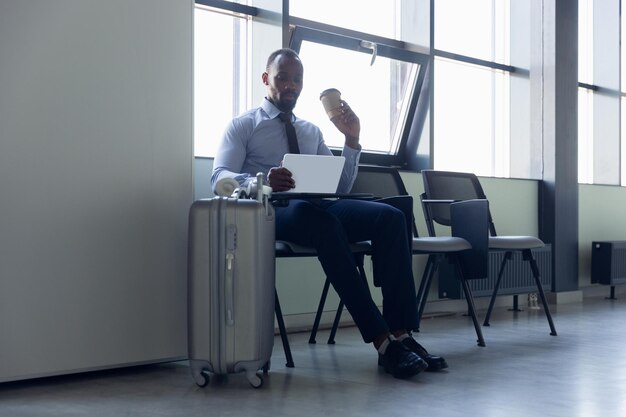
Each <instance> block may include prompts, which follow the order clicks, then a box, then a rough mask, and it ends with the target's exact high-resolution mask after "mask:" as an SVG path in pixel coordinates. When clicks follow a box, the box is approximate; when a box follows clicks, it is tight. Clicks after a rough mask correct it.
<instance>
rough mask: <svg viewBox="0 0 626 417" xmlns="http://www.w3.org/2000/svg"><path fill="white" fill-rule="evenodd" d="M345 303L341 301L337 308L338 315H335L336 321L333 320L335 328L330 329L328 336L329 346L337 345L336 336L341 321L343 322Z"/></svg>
mask: <svg viewBox="0 0 626 417" xmlns="http://www.w3.org/2000/svg"><path fill="white" fill-rule="evenodd" d="M343 306H344V305H343V301H341V300H340V301H339V305H338V306H337V313H335V320H333V327H332V328H331V329H330V335H328V342H327V343H328V344H329V345H334V344H335V335H336V334H337V328H338V327H339V320H341V314H342V313H343Z"/></svg>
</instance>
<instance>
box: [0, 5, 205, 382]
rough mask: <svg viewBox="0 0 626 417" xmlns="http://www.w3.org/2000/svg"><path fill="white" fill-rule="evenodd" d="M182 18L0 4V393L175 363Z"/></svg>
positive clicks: (186, 174) (184, 124)
mask: <svg viewBox="0 0 626 417" xmlns="http://www.w3.org/2000/svg"><path fill="white" fill-rule="evenodd" d="M192 10H193V1H192V0H185V1H168V0H133V1H127V0H111V1H89V0H88V1H77V0H56V1H47V0H31V1H21V0H2V1H1V2H0V57H1V61H0V190H1V192H2V197H1V198H0V335H1V340H2V342H1V343H0V381H7V380H14V379H21V378H27V377H32V376H40V375H49V374H57V373H65V372H72V371H79V370H86V369H96V368H102V367H111V366H117V365H124V364H132V363H142V362H150V361H157V360H162V359H168V358H178V357H184V356H185V355H186V227H187V226H186V224H187V221H186V220H187V219H186V217H187V210H188V208H189V205H190V203H191V201H192V153H193V152H192V23H193V15H192Z"/></svg>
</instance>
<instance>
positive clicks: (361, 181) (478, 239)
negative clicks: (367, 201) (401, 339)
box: [329, 165, 487, 346]
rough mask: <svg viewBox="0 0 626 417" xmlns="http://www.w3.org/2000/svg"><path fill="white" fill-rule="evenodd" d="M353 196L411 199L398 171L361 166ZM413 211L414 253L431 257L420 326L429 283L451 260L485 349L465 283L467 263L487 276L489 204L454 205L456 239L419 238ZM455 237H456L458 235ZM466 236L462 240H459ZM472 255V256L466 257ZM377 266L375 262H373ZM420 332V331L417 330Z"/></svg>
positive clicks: (421, 301) (421, 299) (410, 233)
mask: <svg viewBox="0 0 626 417" xmlns="http://www.w3.org/2000/svg"><path fill="white" fill-rule="evenodd" d="M351 192H352V193H359V194H360V193H369V194H372V195H373V196H374V197H375V198H378V199H382V200H381V201H385V200H386V199H390V198H391V199H393V198H394V197H397V196H406V197H407V198H409V199H410V197H409V196H408V193H407V190H406V188H405V186H404V182H403V181H402V178H401V176H400V173H399V172H398V170H396V169H394V168H388V167H378V166H368V165H361V166H359V173H358V176H357V178H356V181H355V183H354V185H353V187H352V191H351ZM410 201H411V203H410V204H411V207H410V209H409V211H410V212H409V213H406V211H405V213H406V214H407V216H408V217H409V218H408V219H407V220H408V221H407V225H408V227H410V229H411V230H409V231H407V237H411V246H412V252H413V254H416V255H428V261H427V264H426V267H425V270H424V273H423V276H422V281H421V283H420V287H419V291H418V293H417V305H418V311H416V312H415V313H416V314H417V318H418V323H419V320H420V319H421V316H422V314H423V312H424V307H425V305H426V301H427V297H428V291H429V287H430V282H431V281H432V278H433V276H434V275H435V273H436V272H437V268H438V266H439V264H440V262H441V261H442V260H444V259H448V260H449V261H451V262H452V263H453V264H454V265H455V266H456V270H457V272H458V276H459V279H460V281H461V284H462V286H463V289H464V292H465V297H466V300H467V305H468V311H469V314H470V316H471V318H472V321H473V324H474V328H475V330H476V336H477V342H478V345H479V346H485V340H484V337H483V334H482V329H481V327H480V325H479V323H478V319H477V316H476V310H475V307H474V300H473V297H472V292H471V290H470V288H469V285H468V283H467V280H466V275H467V272H466V271H467V270H468V268H467V267H466V266H465V265H464V263H465V261H468V260H469V261H471V262H473V268H472V269H473V271H474V272H475V274H481V273H482V274H484V277H486V274H487V233H486V232H483V230H481V225H482V227H485V228H486V225H487V202H486V201H485V200H483V201H471V202H464V203H467V204H455V205H454V208H453V210H455V212H458V214H455V216H454V218H455V232H457V233H458V236H453V237H419V236H418V234H417V227H416V226H415V222H414V217H413V213H412V204H413V203H412V199H411V200H410ZM457 233H455V234H457ZM460 236H463V237H460ZM467 255H470V256H467ZM373 262H375V260H374V261H373ZM342 308H343V305H342V304H340V305H339V307H338V309H337V315H336V319H335V325H334V326H333V329H332V331H331V338H329V343H334V334H335V332H336V324H337V323H338V316H340V315H341V310H342ZM415 330H419V329H415Z"/></svg>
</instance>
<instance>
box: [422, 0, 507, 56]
mask: <svg viewBox="0 0 626 417" xmlns="http://www.w3.org/2000/svg"><path fill="white" fill-rule="evenodd" d="M433 4H434V12H435V48H436V49H439V50H442V51H447V52H453V53H456V54H460V55H466V56H470V57H473V58H479V59H484V60H486V61H494V62H498V63H501V64H507V65H508V64H509V57H508V45H509V32H510V29H509V27H510V16H509V14H510V13H509V1H508V0H497V1H493V0H472V1H467V0H437V1H436V2H433Z"/></svg>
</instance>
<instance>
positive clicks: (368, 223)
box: [276, 199, 417, 343]
mask: <svg viewBox="0 0 626 417" xmlns="http://www.w3.org/2000/svg"><path fill="white" fill-rule="evenodd" d="M407 230H410V229H407V222H406V217H405V214H404V213H403V212H402V211H400V210H398V209H396V208H394V207H391V206H390V205H387V204H383V203H377V202H373V201H366V200H352V199H339V200H321V201H320V200H311V201H309V200H291V201H290V202H289V205H288V206H286V207H277V208H276V239H279V240H287V241H291V242H294V243H297V244H300V245H303V246H309V247H313V248H315V249H316V250H317V253H318V258H319V260H320V263H321V264H322V268H323V269H324V272H325V273H326V276H327V277H328V278H329V279H330V282H331V284H332V285H333V288H334V289H335V291H336V292H337V294H339V297H340V298H341V300H342V301H343V302H344V304H345V306H346V308H347V309H348V311H349V312H350V314H351V315H352V318H353V319H354V321H355V323H356V325H357V327H358V328H359V330H360V332H361V336H362V337H363V340H364V341H365V342H367V343H369V342H372V341H373V340H374V339H375V338H376V337H378V336H380V335H382V334H384V333H386V332H388V331H390V330H391V331H395V330H404V329H406V330H411V329H414V328H416V327H417V323H416V317H417V313H416V312H417V306H416V300H415V283H414V281H413V272H412V269H411V251H410V249H409V239H408V235H407ZM363 240H370V241H371V242H372V262H373V266H374V281H375V282H376V283H377V284H378V285H380V287H381V290H382V295H383V312H382V314H381V313H380V310H379V309H378V307H377V306H376V304H375V303H374V301H373V300H372V297H371V295H370V293H369V289H368V287H367V283H365V282H363V280H362V279H361V277H360V275H359V273H358V271H357V267H356V264H355V261H354V257H353V255H352V252H351V251H350V243H354V242H359V241H363Z"/></svg>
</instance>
